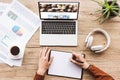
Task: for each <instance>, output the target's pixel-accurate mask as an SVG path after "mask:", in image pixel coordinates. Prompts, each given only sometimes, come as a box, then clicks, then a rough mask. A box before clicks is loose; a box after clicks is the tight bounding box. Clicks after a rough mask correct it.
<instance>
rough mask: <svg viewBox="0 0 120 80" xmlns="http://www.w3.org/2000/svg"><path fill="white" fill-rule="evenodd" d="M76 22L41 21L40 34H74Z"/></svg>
mask: <svg viewBox="0 0 120 80" xmlns="http://www.w3.org/2000/svg"><path fill="white" fill-rule="evenodd" d="M75 33H76V22H69V21H68V22H67V21H65V22H60V21H54V22H53V21H42V34H75Z"/></svg>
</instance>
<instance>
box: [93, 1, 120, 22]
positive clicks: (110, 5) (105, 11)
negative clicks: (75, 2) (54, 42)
mask: <svg viewBox="0 0 120 80" xmlns="http://www.w3.org/2000/svg"><path fill="white" fill-rule="evenodd" d="M92 1H94V2H96V3H98V5H99V6H101V9H100V10H98V11H97V12H99V13H101V15H100V17H99V18H98V19H97V20H98V21H99V22H100V23H103V22H105V21H107V20H109V19H111V18H113V17H116V16H119V17H120V15H119V12H120V7H119V5H118V4H117V0H111V1H110V0H104V2H99V1H97V0H92Z"/></svg>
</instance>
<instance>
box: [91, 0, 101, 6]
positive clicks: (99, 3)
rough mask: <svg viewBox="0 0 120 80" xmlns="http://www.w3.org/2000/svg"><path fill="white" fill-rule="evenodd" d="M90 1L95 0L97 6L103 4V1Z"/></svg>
mask: <svg viewBox="0 0 120 80" xmlns="http://www.w3.org/2000/svg"><path fill="white" fill-rule="evenodd" d="M92 1H94V2H96V3H97V4H98V5H99V6H101V7H102V6H103V2H99V1H97V0H92Z"/></svg>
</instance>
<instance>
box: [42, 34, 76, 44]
mask: <svg viewBox="0 0 120 80" xmlns="http://www.w3.org/2000/svg"><path fill="white" fill-rule="evenodd" d="M40 45H41V46H77V35H65V34H64V35H53V34H52V35H49V34H48V35H46V34H44V35H40Z"/></svg>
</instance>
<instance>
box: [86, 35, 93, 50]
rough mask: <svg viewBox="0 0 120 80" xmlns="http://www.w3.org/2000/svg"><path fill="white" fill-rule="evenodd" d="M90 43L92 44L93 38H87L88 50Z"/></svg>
mask: <svg viewBox="0 0 120 80" xmlns="http://www.w3.org/2000/svg"><path fill="white" fill-rule="evenodd" d="M92 42H93V37H92V36H90V37H88V39H87V43H86V47H87V48H90V47H91V45H92Z"/></svg>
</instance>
